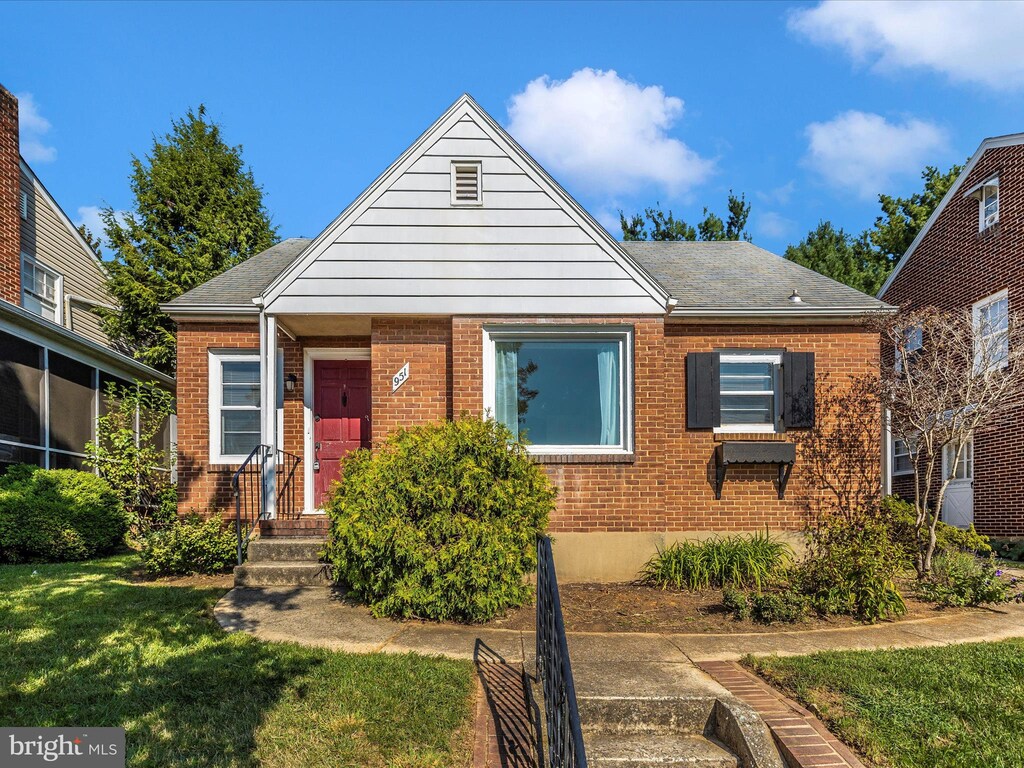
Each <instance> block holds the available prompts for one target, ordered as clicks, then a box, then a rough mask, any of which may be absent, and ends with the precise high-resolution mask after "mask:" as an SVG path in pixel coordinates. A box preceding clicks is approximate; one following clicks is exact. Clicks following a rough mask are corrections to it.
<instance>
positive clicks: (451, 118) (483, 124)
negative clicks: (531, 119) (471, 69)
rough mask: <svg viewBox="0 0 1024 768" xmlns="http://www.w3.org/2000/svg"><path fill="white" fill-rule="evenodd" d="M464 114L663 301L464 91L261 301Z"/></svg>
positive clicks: (268, 300)
mask: <svg viewBox="0 0 1024 768" xmlns="http://www.w3.org/2000/svg"><path fill="white" fill-rule="evenodd" d="M464 115H469V116H471V117H472V118H474V119H475V120H476V121H477V124H478V125H479V126H480V128H481V129H482V130H483V131H484V132H485V133H487V134H488V135H489V136H490V138H491V139H492V140H493V141H494V142H495V143H496V144H498V146H503V147H504V148H505V149H506V150H507V152H508V154H509V156H510V157H513V158H518V159H519V160H520V162H521V164H522V166H523V170H524V171H525V172H526V174H527V175H528V176H529V177H530V178H531V179H533V181H534V182H535V183H537V184H538V185H539V186H540V187H541V188H542V189H547V191H549V192H550V193H551V194H552V195H553V196H554V197H555V198H556V199H558V200H560V201H561V202H562V204H563V210H564V211H565V213H566V214H567V215H569V216H570V217H571V218H573V219H574V220H575V221H576V223H577V224H578V225H579V226H580V227H581V228H582V229H583V230H584V231H586V232H587V233H588V234H589V235H590V236H591V237H593V238H594V240H595V242H597V243H598V244H599V245H604V247H605V248H606V250H607V251H608V253H609V255H610V256H611V257H612V258H613V259H614V260H615V261H616V262H617V263H618V264H619V265H620V266H621V267H622V268H623V269H624V270H625V271H626V273H627V274H629V275H630V277H632V278H633V279H634V280H635V281H636V282H637V283H638V284H639V285H640V286H641V287H643V288H644V290H645V291H646V292H647V293H648V295H650V297H651V299H652V300H654V301H656V302H658V303H659V304H661V305H662V307H667V305H668V301H669V298H670V297H669V294H668V292H667V291H666V290H665V289H664V288H662V287H661V285H660V284H659V283H658V282H657V281H656V280H654V278H652V277H651V276H650V275H649V274H648V273H647V272H646V270H644V269H643V268H641V267H640V265H639V264H637V262H636V261H634V260H633V259H632V258H631V257H630V256H629V255H628V254H627V253H626V252H625V251H624V250H623V249H622V247H621V246H620V245H619V243H618V242H617V241H616V240H615V239H614V238H612V237H611V235H609V234H608V232H607V230H605V228H604V227H602V226H601V225H600V224H598V223H597V222H596V221H595V220H594V218H593V217H592V216H591V215H590V214H589V213H587V212H586V210H585V209H584V208H583V207H582V206H581V205H580V204H579V203H577V202H576V201H575V200H574V199H573V198H572V196H570V195H569V193H568V192H566V191H565V190H564V189H563V188H562V187H561V185H559V184H558V182H556V181H555V180H554V179H553V178H552V177H551V175H550V174H548V173H547V171H545V170H544V169H543V168H542V167H541V166H540V165H539V164H538V163H537V161H536V160H534V159H533V158H532V157H530V155H529V153H527V152H526V150H525V149H523V148H522V147H521V146H519V144H518V143H516V141H515V139H513V138H512V137H511V136H510V135H509V134H508V132H507V131H505V129H504V128H502V127H501V126H500V125H498V123H496V122H495V121H494V120H493V119H492V118H491V116H490V115H488V114H487V112H486V111H484V109H483V108H482V107H481V106H480V105H479V104H477V103H476V101H474V100H473V98H472V97H471V96H470V95H469V94H465V93H464V94H463V95H462V96H460V97H459V98H458V99H457V100H456V102H455V103H454V104H452V106H450V107H449V108H448V109H447V110H445V112H444V114H443V115H441V117H439V118H438V119H437V120H436V121H435V122H434V124H433V125H431V126H430V127H429V128H427V130H426V131H424V132H423V133H422V134H420V136H419V138H418V139H416V141H415V142H413V144H412V145H411V146H410V147H409V148H408V149H406V150H405V152H403V153H402V154H401V155H400V156H399V158H398V159H397V160H395V161H394V162H393V163H392V164H391V165H390V166H388V168H387V169H386V170H385V171H384V172H383V173H382V174H381V175H380V176H378V177H377V179H376V180H375V181H374V182H373V184H371V185H370V186H369V187H368V188H367V189H366V190H365V191H364V192H363V193H362V194H361V195H360V196H359V197H357V198H356V199H355V200H354V201H353V202H352V203H351V204H350V205H349V206H348V207H347V208H346V209H345V210H344V211H342V213H341V214H340V215H339V216H338V217H337V218H336V219H335V220H334V221H333V222H331V223H330V224H329V225H328V226H327V228H326V229H324V231H323V232H321V233H320V234H319V235H317V237H316V238H315V239H314V240H313V242H312V243H310V244H309V245H308V246H307V247H306V250H305V251H303V253H302V256H300V257H299V258H298V259H296V260H295V261H293V262H292V264H291V265H290V266H289V267H288V268H287V269H286V270H284V271H283V272H282V273H281V274H280V275H278V276H277V278H276V279H275V280H274V281H273V282H272V283H271V284H270V285H269V286H268V287H267V288H266V290H265V291H264V292H263V296H262V302H263V305H264V307H266V309H268V310H272V309H273V302H274V301H275V300H276V299H277V298H278V297H279V296H280V295H281V294H282V293H283V292H284V291H285V289H286V288H287V287H288V286H289V285H290V284H291V283H292V281H293V280H294V279H295V278H296V277H298V276H299V275H300V274H302V272H303V271H304V270H305V269H306V268H307V267H308V266H309V265H310V264H311V263H313V262H314V261H315V260H316V259H317V258H318V257H319V256H320V255H321V254H322V253H323V252H324V251H325V250H326V249H327V248H328V247H329V246H330V245H331V244H332V243H333V242H334V241H335V239H336V237H337V235H338V234H340V233H341V232H343V231H344V230H345V229H346V228H347V227H348V225H349V224H351V223H352V222H353V221H355V220H356V219H357V218H359V216H360V215H362V213H363V212H364V211H365V210H366V209H367V208H369V207H370V206H371V205H373V203H374V202H375V201H376V200H377V198H378V197H380V195H382V194H383V193H384V192H385V191H386V190H387V188H388V187H389V186H390V183H391V182H392V181H393V180H394V179H395V178H397V177H398V176H399V175H401V174H402V173H404V172H405V171H406V170H407V169H408V168H409V166H411V165H412V164H413V163H414V162H416V160H418V159H419V158H420V156H421V155H422V154H423V153H424V152H425V151H426V150H427V149H428V148H429V147H430V146H431V145H432V144H433V143H435V142H436V141H437V140H438V139H440V137H441V136H442V135H443V134H444V132H445V131H447V130H448V129H449V128H450V127H451V126H452V125H453V124H454V123H456V122H458V120H460V119H461V118H462V117H463V116H464Z"/></svg>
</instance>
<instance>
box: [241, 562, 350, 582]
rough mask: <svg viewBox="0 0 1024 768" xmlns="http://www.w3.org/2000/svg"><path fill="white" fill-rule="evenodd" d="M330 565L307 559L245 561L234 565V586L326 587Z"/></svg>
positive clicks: (329, 579)
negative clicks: (242, 563)
mask: <svg viewBox="0 0 1024 768" xmlns="http://www.w3.org/2000/svg"><path fill="white" fill-rule="evenodd" d="M330 584H331V566H329V565H327V564H326V563H316V562H310V561H308V560H301V561H296V560H292V561H288V560H282V561H277V562H261V563H246V564H244V565H238V566H235V586H236V587H326V586H330Z"/></svg>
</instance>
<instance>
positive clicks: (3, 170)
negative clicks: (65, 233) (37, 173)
mask: <svg viewBox="0 0 1024 768" xmlns="http://www.w3.org/2000/svg"><path fill="white" fill-rule="evenodd" d="M0 299H3V300H5V301H9V302H11V303H12V304H20V303H21V166H20V155H19V153H18V100H17V99H16V98H14V96H13V95H11V93H10V92H9V91H7V90H6V89H5V88H4V87H3V86H2V85H0Z"/></svg>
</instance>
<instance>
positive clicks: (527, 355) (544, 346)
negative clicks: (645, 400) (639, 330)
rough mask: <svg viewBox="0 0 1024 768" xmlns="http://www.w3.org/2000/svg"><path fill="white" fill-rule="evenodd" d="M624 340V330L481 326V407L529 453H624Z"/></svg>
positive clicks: (627, 356)
mask: <svg viewBox="0 0 1024 768" xmlns="http://www.w3.org/2000/svg"><path fill="white" fill-rule="evenodd" d="M631 346H632V331H631V330H629V329H589V328H588V329H571V328H507V327H503V328H492V329H487V331H486V335H485V359H484V360H485V362H484V407H485V409H486V410H487V411H488V412H489V413H490V414H491V415H492V416H493V417H494V418H495V419H496V420H497V421H499V422H501V423H502V424H504V425H505V426H506V427H508V428H509V430H511V432H512V434H513V435H514V436H515V437H516V438H518V439H521V440H524V441H528V442H529V450H530V451H532V452H534V453H626V452H628V451H629V450H630V449H631V438H632V422H631V420H630V418H629V415H630V414H631V413H632V408H631V406H630V403H631V402H632V386H633V382H632V375H631V370H630V360H631V358H632V354H631V352H630V349H631Z"/></svg>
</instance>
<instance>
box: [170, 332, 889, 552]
mask: <svg viewBox="0 0 1024 768" xmlns="http://www.w3.org/2000/svg"><path fill="white" fill-rule="evenodd" d="M541 320H543V322H544V323H564V324H580V323H585V324H587V325H595V324H615V325H626V326H629V327H631V328H633V331H634V338H633V344H634V351H633V370H634V454H633V456H632V457H631V458H629V459H628V460H625V461H622V460H616V461H615V462H608V461H607V460H605V461H593V462H586V461H584V462H580V463H554V462H552V463H545V464H544V469H545V471H546V472H547V473H548V474H549V476H550V477H551V478H552V480H553V481H554V482H555V483H556V484H557V485H558V487H559V500H558V507H557V511H556V512H555V514H554V515H553V517H552V521H551V527H552V530H553V531H554V532H556V533H557V532H559V531H630V532H641V531H688V530H694V531H699V530H721V531H725V530H742V529H747V530H749V529H752V528H758V527H761V526H764V525H768V526H770V527H772V528H777V529H794V528H798V527H799V526H800V524H801V522H802V511H803V509H804V504H805V503H806V493H807V488H806V481H805V479H804V478H803V476H802V474H801V472H800V471H799V470H798V471H796V472H794V477H793V479H792V481H791V484H790V491H789V493H788V494H787V499H786V500H784V501H779V500H778V499H777V498H776V491H775V488H774V485H773V483H772V480H773V478H774V474H773V473H772V471H771V470H769V469H757V468H750V469H738V470H737V469H733V470H730V477H729V480H728V482H727V484H726V487H725V490H724V493H723V498H722V500H720V501H716V500H715V498H714V492H713V490H712V485H711V482H710V479H709V466H710V461H711V456H712V452H713V450H714V446H715V437H714V435H713V434H712V433H711V432H710V431H709V430H687V429H686V392H685V381H686V375H685V366H686V352H689V351H704V350H711V349H718V348H745V349H766V348H771V349H782V348H786V349H790V350H793V351H813V352H815V354H816V367H817V371H818V374H819V375H824V374H825V373H829V374H831V375H832V377H833V379H841V378H842V377H844V376H846V375H856V374H860V373H865V372H868V371H870V370H872V366H875V365H877V356H878V343H877V336H875V335H873V334H871V333H868V332H866V331H864V330H863V329H859V328H852V327H842V326H837V327H806V328H800V327H795V328H781V327H775V328H772V327H757V328H752V327H749V326H715V327H711V326H684V325H670V326H668V327H666V325H665V323H664V321H663V320H662V319H661V318H650V317H619V318H592V317H583V318H559V319H551V318H542V319H540V318H529V319H521V318H514V319H512V318H482V317H455V318H443V319H437V318H432V319H428V318H418V319H417V318H401V319H400V318H375V319H374V320H373V323H372V331H371V338H370V339H366V338H363V339H357V338H347V339H346V338H326V339H325V338H320V339H300V340H299V341H298V342H293V341H290V340H287V339H284V338H282V339H281V341H280V344H281V346H282V348H283V349H284V355H285V374H286V375H287V374H289V373H294V374H295V375H296V377H297V379H298V381H297V385H296V387H295V390H294V391H293V392H291V393H287V392H286V393H285V417H284V437H283V440H282V447H283V448H284V449H285V450H287V451H289V452H292V453H296V454H298V455H302V454H303V428H304V427H303V413H302V391H303V378H302V375H303V371H302V349H303V347H332V346H333V347H359V346H366V345H367V344H370V345H371V354H372V381H373V405H372V418H373V440H374V443H375V444H379V443H380V441H381V440H382V439H383V438H384V437H385V436H386V435H387V434H388V433H389V432H391V431H393V430H394V429H396V428H398V427H400V426H410V425H414V424H422V423H426V422H431V421H437V420H440V419H444V418H451V417H452V415H453V414H454V415H458V414H460V413H463V412H468V413H472V414H478V413H480V412H481V411H482V408H483V381H482V367H483V357H482V356H483V326H484V325H486V324H488V323H492V322H493V323H510V322H523V323H533V322H540V321H541ZM178 344H179V360H180V361H181V364H180V365H179V379H178V386H179V393H180V394H179V399H180V402H179V456H180V460H181V466H182V468H183V471H182V473H181V476H182V481H181V483H182V493H181V507H182V510H183V511H184V510H186V509H188V508H196V509H200V510H205V509H207V508H209V507H214V508H219V509H224V510H227V508H228V507H229V506H230V495H229V491H228V483H229V482H230V476H231V472H233V471H234V468H224V469H223V471H222V470H221V468H209V467H207V466H206V462H207V457H208V455H209V438H208V431H207V423H206V422H207V409H208V397H207V391H206V389H207V380H208V378H207V377H208V371H207V351H208V349H210V348H211V347H213V348H216V347H221V348H223V347H235V346H238V347H248V348H253V349H256V348H258V346H259V338H258V334H257V332H256V326H255V325H251V326H221V327H214V326H208V325H196V324H183V325H181V326H180V327H179V339H178ZM406 362H408V363H409V365H410V370H411V376H410V378H409V380H408V381H407V382H406V383H405V384H404V385H403V386H402V387H401V388H400V389H399V390H398V391H397V392H394V393H392V392H391V377H392V375H393V374H394V373H395V372H396V371H398V369H399V368H401V367H402V365H404V364H405V363H406ZM798 466H799V465H798ZM297 482H299V483H300V488H299V496H300V498H301V482H302V480H301V479H299V480H298V481H297Z"/></svg>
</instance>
